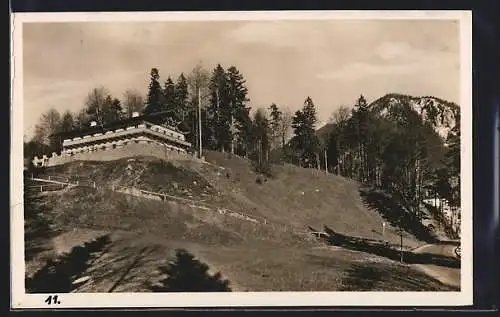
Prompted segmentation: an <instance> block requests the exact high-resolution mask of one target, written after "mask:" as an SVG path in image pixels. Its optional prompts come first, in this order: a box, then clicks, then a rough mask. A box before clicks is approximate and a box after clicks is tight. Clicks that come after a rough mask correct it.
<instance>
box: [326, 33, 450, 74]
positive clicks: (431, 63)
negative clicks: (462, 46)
mask: <svg viewBox="0 0 500 317" xmlns="http://www.w3.org/2000/svg"><path fill="white" fill-rule="evenodd" d="M456 55H457V54H452V53H447V52H441V51H436V50H422V49H414V48H412V47H411V46H410V45H409V44H408V43H405V42H385V43H381V44H380V45H378V46H377V47H376V48H375V50H374V54H373V55H372V56H369V58H368V60H369V61H364V62H360V61H356V62H352V63H349V64H346V65H344V66H342V67H340V68H338V69H334V70H331V71H326V72H322V73H320V74H318V75H317V76H316V77H317V78H319V79H326V80H337V79H342V80H356V79H360V78H365V77H374V76H398V75H399V76H412V75H417V74H441V73H446V72H450V71H454V70H455V71H456V67H458V64H459V61H458V58H457V56H456Z"/></svg>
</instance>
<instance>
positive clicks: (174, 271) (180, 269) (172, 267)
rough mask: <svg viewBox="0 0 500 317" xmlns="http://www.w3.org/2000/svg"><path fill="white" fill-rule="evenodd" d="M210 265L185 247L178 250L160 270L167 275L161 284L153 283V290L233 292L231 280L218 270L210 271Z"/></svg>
mask: <svg viewBox="0 0 500 317" xmlns="http://www.w3.org/2000/svg"><path fill="white" fill-rule="evenodd" d="M208 270H209V267H208V265H206V264H205V263H202V262H200V261H198V260H197V259H195V257H194V255H192V254H190V253H189V252H188V251H186V250H184V249H178V250H176V254H175V259H174V260H171V261H169V263H168V264H167V265H166V266H163V267H160V271H161V272H162V273H163V274H165V275H167V277H166V278H165V279H163V280H161V281H160V285H151V290H152V291H153V292H231V288H230V287H229V281H228V280H225V279H223V278H222V276H221V274H220V273H219V272H217V273H216V274H214V275H210V274H209V273H208Z"/></svg>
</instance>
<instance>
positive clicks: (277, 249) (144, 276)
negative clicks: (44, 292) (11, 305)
mask: <svg viewBox="0 0 500 317" xmlns="http://www.w3.org/2000/svg"><path fill="white" fill-rule="evenodd" d="M205 155H206V159H207V162H206V163H202V162H193V161H184V162H176V163H174V164H175V165H172V164H170V163H166V162H163V161H161V160H158V159H155V158H148V157H136V158H133V159H123V160H117V161H112V162H73V163H69V164H66V165H62V166H57V167H51V168H47V169H45V170H43V171H41V172H40V173H39V175H38V176H39V177H42V178H47V177H48V176H51V177H59V178H63V177H69V178H71V179H72V181H76V180H78V181H79V182H80V183H83V182H94V181H95V182H96V184H97V185H98V187H97V188H85V187H74V188H68V189H65V190H61V191H57V192H53V193H51V194H46V195H44V196H43V198H42V199H43V200H44V204H43V206H44V212H45V213H46V214H47V216H49V217H50V219H51V222H52V223H53V227H54V228H56V230H57V231H58V232H62V233H63V234H62V235H59V236H58V237H57V238H55V239H52V242H51V243H52V247H53V248H55V249H59V250H65V251H56V253H61V252H66V251H68V250H69V249H71V246H73V245H76V244H80V243H82V242H85V241H83V240H82V239H83V238H82V237H86V238H85V239H88V235H89V234H90V235H99V234H111V236H112V242H113V243H112V244H111V246H110V247H109V248H108V249H106V251H102V253H104V256H99V259H97V260H95V263H97V264H95V265H93V266H91V267H88V268H86V269H85V273H82V274H84V275H85V274H86V275H89V276H92V282H89V283H87V284H86V286H85V287H83V288H81V289H80V290H81V291H110V290H112V291H148V290H150V289H151V286H150V285H151V283H155V282H158V281H159V280H161V276H160V275H161V274H160V273H159V271H158V268H159V267H160V266H161V265H162V263H163V264H164V262H165V261H166V260H167V259H168V258H169V257H170V256H172V254H173V252H174V250H175V249H177V248H185V249H187V250H189V251H190V252H191V253H193V254H194V255H195V256H196V257H197V258H198V259H200V260H201V261H202V262H205V263H207V264H208V265H209V267H210V271H211V272H219V271H220V272H221V273H222V275H223V277H224V278H227V279H228V280H229V281H230V283H231V285H230V286H231V288H232V289H233V290H235V291H255V290H257V291H266V290H296V291H298V290H318V291H319V290H350V289H353V288H355V287H357V286H356V285H357V284H356V283H359V278H362V277H363V276H364V275H363V274H365V273H366V272H364V271H363V270H360V268H359V267H360V266H373V265H375V266H376V267H375V268H374V270H375V271H374V272H379V273H380V274H378V273H377V274H378V275H377V274H375V273H374V274H373V275H372V276H371V277H370V280H371V284H370V285H371V286H370V289H372V290H396V289H408V290H413V289H422V290H438V289H441V290H446V289H449V288H447V287H446V286H444V285H442V284H440V283H439V282H437V281H435V280H433V279H432V278H430V277H428V276H425V275H423V274H420V273H418V272H416V271H414V269H412V268H411V267H410V266H408V265H401V264H399V263H397V262H396V261H394V259H393V258H391V257H389V256H385V255H384V254H383V252H378V253H377V252H371V251H370V250H372V249H373V245H376V244H377V243H381V242H380V240H381V239H382V238H385V239H387V240H388V241H389V242H390V244H391V245H393V246H397V245H398V244H399V239H400V238H399V235H398V233H397V232H396V230H395V228H393V227H391V225H390V224H388V225H387V227H386V229H385V236H384V237H383V236H382V222H384V221H385V222H387V223H390V221H388V219H387V217H390V216H391V215H390V214H389V216H388V215H387V214H383V213H382V214H381V213H379V211H377V210H374V209H371V208H372V207H373V206H372V207H368V205H366V203H365V202H364V199H365V198H364V196H363V195H362V191H361V188H360V187H359V185H358V184H357V183H355V182H352V181H350V180H347V179H344V178H342V177H337V176H334V175H328V174H325V173H324V172H320V171H315V170H310V169H302V168H298V167H295V166H289V165H283V166H275V167H274V175H273V177H272V178H269V179H267V180H266V179H262V181H261V182H257V181H256V179H257V178H258V177H259V176H258V175H256V174H255V173H254V172H253V171H252V168H251V165H250V163H249V162H248V161H247V160H245V159H242V158H238V157H231V156H230V155H228V154H223V153H216V152H206V153H205ZM110 185H126V186H134V187H137V188H141V189H146V190H152V191H161V192H165V193H168V194H171V195H176V196H180V197H185V198H189V199H193V200H195V201H202V202H204V203H209V204H211V205H216V206H221V207H225V208H229V209H231V210H234V211H238V212H241V213H245V214H248V215H251V216H254V217H263V218H265V219H266V223H265V224H262V223H252V222H249V221H245V220H242V219H238V218H234V217H228V216H227V215H223V214H220V213H219V212H217V210H216V209H206V208H199V207H196V206H193V205H192V204H190V203H184V202H182V203H181V202H173V201H155V200H149V199H144V198H138V197H134V196H130V195H125V194H122V193H117V192H113V191H111V190H110ZM384 217H385V219H384ZM311 230H318V231H324V230H326V231H328V232H329V233H330V234H331V232H334V233H335V234H338V235H339V236H343V237H346V238H345V239H347V240H349V241H351V240H352V241H354V242H350V243H349V244H348V243H346V244H344V245H329V243H328V241H324V240H320V239H318V238H315V237H314V236H313V235H312V234H310V231H311ZM82 232H83V233H82ZM419 244H422V242H421V241H419V240H418V239H417V238H416V237H415V236H414V235H412V234H410V233H408V232H407V233H405V234H404V245H405V248H411V247H415V246H417V245H419ZM359 246H362V247H359ZM358 247H359V248H358ZM131 263H132V264H131ZM40 265H41V264H40ZM33 270H35V269H33ZM123 272H125V273H123ZM131 272H132V273H131ZM389 272H392V273H390V274H389ZM123 274H124V275H123ZM127 274H128V275H127ZM360 274H361V275H360ZM124 276H128V277H127V278H126V279H125V278H124ZM382 280H383V282H382ZM112 281H114V282H112ZM391 281H392V282H391ZM422 285H423V286H422Z"/></svg>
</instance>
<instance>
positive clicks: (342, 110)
mask: <svg viewBox="0 0 500 317" xmlns="http://www.w3.org/2000/svg"><path fill="white" fill-rule="evenodd" d="M350 116H351V109H350V108H349V107H347V106H340V107H338V108H337V109H336V110H335V111H333V112H332V115H331V116H330V120H329V121H330V123H334V124H336V125H342V124H343V123H344V122H346V121H347V119H349V117H350Z"/></svg>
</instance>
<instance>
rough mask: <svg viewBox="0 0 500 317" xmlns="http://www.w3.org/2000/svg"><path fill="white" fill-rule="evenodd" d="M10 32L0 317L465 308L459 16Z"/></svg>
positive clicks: (113, 23)
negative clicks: (7, 200) (30, 311)
mask: <svg viewBox="0 0 500 317" xmlns="http://www.w3.org/2000/svg"><path fill="white" fill-rule="evenodd" d="M11 25H12V34H13V37H12V43H11V47H12V55H11V63H12V76H11V78H12V87H13V89H12V100H13V101H12V107H11V113H12V143H11V144H12V145H11V210H10V213H11V235H12V239H11V241H12V243H11V258H12V274H11V276H12V278H11V288H12V307H13V308H50V309H54V308H88V307H91V308H106V307H135V308H140V307H241V306H243V307H247V306H259V307H265V306H275V307H276V306H309V307H311V306H345V305H347V306H358V305H361V306H368V305H369V306H376V305H383V306H402V305H410V306H421V305H422V306H449V305H452V306H463V305H470V304H472V282H473V281H472V92H471V82H472V79H471V77H472V73H471V13H470V12H467V11H447V12H445V11H432V12H430V11H429V12H426V11H406V12H402V11H377V12H371V11H359V12H358V11H338V12H334V11H323V12H320V11H316V12H309V11H296V12H289V11H283V12H189V13H188V12H141V13H140V12H133V13H132V12H131V13H31V14H30V13H19V14H13V15H12V19H11ZM360 292H362V293H360ZM361 298H362V300H360V299H361Z"/></svg>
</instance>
